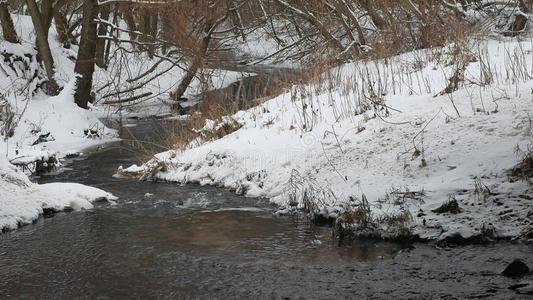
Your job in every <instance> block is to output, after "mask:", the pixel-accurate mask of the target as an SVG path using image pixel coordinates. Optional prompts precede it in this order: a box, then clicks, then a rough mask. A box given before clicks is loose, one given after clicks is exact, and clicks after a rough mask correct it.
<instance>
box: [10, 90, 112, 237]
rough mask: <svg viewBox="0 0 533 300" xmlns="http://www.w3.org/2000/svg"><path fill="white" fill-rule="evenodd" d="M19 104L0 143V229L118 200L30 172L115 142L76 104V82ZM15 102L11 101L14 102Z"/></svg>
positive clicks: (90, 113) (93, 190)
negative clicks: (41, 178) (37, 177)
mask: <svg viewBox="0 0 533 300" xmlns="http://www.w3.org/2000/svg"><path fill="white" fill-rule="evenodd" d="M26 101H27V102H25V103H24V102H22V101H21V102H15V103H17V104H19V105H20V104H21V103H22V104H23V105H24V113H22V114H20V115H18V114H17V115H16V118H17V119H16V122H17V126H16V127H15V128H13V134H12V136H11V137H10V138H9V139H7V140H2V141H1V142H0V194H1V195H2V197H0V231H2V232H3V231H7V230H12V229H16V228H18V227H20V226H22V225H25V224H30V223H32V222H34V221H35V220H37V219H38V218H39V217H40V216H41V215H43V214H44V213H49V212H57V211H64V210H82V209H90V208H93V204H92V202H95V201H100V200H107V201H112V200H115V199H116V197H115V196H113V195H112V194H111V193H107V192H105V191H103V190H101V189H97V188H91V187H88V186H84V185H81V184H75V183H52V184H42V185H40V184H36V183H34V182H32V181H31V180H30V179H29V177H28V176H29V175H30V174H39V173H41V172H46V171H50V170H53V169H56V168H59V167H61V161H62V160H63V159H65V158H66V157H75V156H79V155H80V151H83V150H84V149H86V148H89V147H96V146H98V145H102V144H105V143H109V142H112V141H116V140H117V133H116V131H114V130H111V129H108V128H106V127H105V126H104V125H103V124H102V123H101V122H100V120H98V118H97V117H96V115H95V113H94V112H92V111H91V110H83V109H81V108H78V107H77V106H76V104H75V103H74V100H73V82H71V83H69V84H68V85H67V86H65V88H64V89H63V91H62V92H61V93H60V94H59V95H58V96H55V97H43V98H39V99H33V100H31V101H30V100H26ZM10 104H13V103H10Z"/></svg>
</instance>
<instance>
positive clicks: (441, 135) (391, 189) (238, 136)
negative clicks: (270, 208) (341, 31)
mask: <svg viewBox="0 0 533 300" xmlns="http://www.w3.org/2000/svg"><path fill="white" fill-rule="evenodd" d="M478 42H480V44H479V46H478V47H479V48H477V50H476V49H472V48H468V49H459V50H460V51H462V53H463V55H460V56H457V51H458V49H457V47H455V46H453V45H451V46H448V47H445V48H443V49H439V50H431V51H415V52H411V53H406V54H403V55H400V56H397V57H394V58H390V59H387V60H386V61H384V60H376V61H366V62H365V61H359V62H354V63H349V64H346V65H344V66H342V67H339V68H335V69H332V70H330V71H329V72H326V73H324V74H323V76H321V77H320V78H317V80H316V81H314V82H311V83H310V84H299V85H295V86H294V87H293V88H292V89H291V90H290V91H287V92H286V93H283V94H282V95H280V96H278V97H276V98H274V99H272V100H270V101H267V102H265V103H263V104H261V105H259V106H257V107H255V108H252V109H249V110H247V111H240V112H238V113H236V114H235V115H233V116H231V118H232V119H233V120H234V121H235V122H236V123H238V124H239V126H238V127H239V129H238V130H236V131H235V132H233V133H230V134H228V135H226V136H224V137H222V138H220V139H216V140H214V139H209V140H200V141H198V140H195V141H194V144H193V143H191V144H189V145H187V146H186V147H185V149H186V150H183V151H181V150H180V151H168V152H164V153H160V154H158V155H156V156H155V157H154V158H153V159H152V160H151V161H149V162H147V163H146V164H144V165H143V166H141V167H139V166H132V167H130V168H124V169H120V170H119V173H121V174H123V175H127V176H131V175H136V176H142V177H143V178H147V177H150V176H147V174H148V175H153V177H152V179H154V180H163V181H173V182H180V183H199V184H202V185H217V186H221V187H225V188H229V189H231V190H233V191H236V192H237V193H240V194H244V195H246V196H249V197H268V198H270V199H271V200H272V201H273V202H274V203H276V204H278V205H280V207H281V208H282V209H281V210H280V212H279V213H282V214H284V213H290V212H291V210H293V209H294V208H295V207H298V208H299V209H303V210H306V211H307V212H308V213H310V214H311V215H312V216H313V217H315V216H321V217H327V218H330V217H331V218H340V220H341V221H342V223H341V226H342V228H340V229H342V230H343V231H344V232H346V233H350V234H351V235H354V236H355V237H378V238H385V239H388V238H396V237H398V236H401V235H404V234H408V235H414V236H416V237H418V238H421V239H429V240H450V241H458V240H477V239H483V240H492V239H501V238H520V237H522V238H524V239H528V238H531V230H532V227H531V226H532V225H531V224H533V220H532V217H533V212H532V211H531V207H532V205H531V201H532V198H531V195H533V189H532V186H531V185H530V184H529V183H528V180H530V179H528V178H527V177H526V178H523V177H522V178H521V177H519V176H514V175H512V173H513V172H512V170H513V169H514V168H515V167H516V166H517V165H519V164H520V162H521V161H522V160H524V158H525V157H527V155H528V151H530V150H529V149H530V147H531V143H532V142H533V137H532V135H531V132H532V131H531V118H530V116H531V115H532V114H533V110H532V109H533V105H532V99H531V90H532V88H533V81H531V79H530V77H529V75H528V74H531V73H532V70H531V64H530V63H527V62H529V61H530V60H531V56H530V55H528V54H526V53H529V52H528V51H530V50H531V49H530V47H531V45H530V43H529V40H526V41H522V42H517V41H516V40H511V39H505V38H502V39H499V40H492V39H489V40H483V41H478ZM465 53H468V55H469V56H468V57H469V58H468V59H467V60H464V61H463V62H462V63H464V67H463V66H462V65H461V64H460V63H458V59H465V57H467V55H466V54H465ZM437 54H438V55H437ZM470 55H471V56H470ZM519 62H522V63H519ZM487 65H488V66H490V67H487ZM511 70H512V72H511ZM454 78H459V79H457V80H458V81H457V80H454ZM456 81H457V82H456ZM218 122H221V121H220V120H219V121H218ZM207 123H208V122H206V127H205V128H204V129H207V130H208V129H209V128H214V129H215V130H216V128H218V127H220V126H223V125H220V126H214V125H213V124H215V125H216V124H217V121H216V120H215V121H211V122H210V124H211V126H208V125H209V124H207ZM223 123H224V122H222V123H220V124H223ZM207 136H209V135H207ZM154 170H155V171H154ZM361 216H364V217H361Z"/></svg>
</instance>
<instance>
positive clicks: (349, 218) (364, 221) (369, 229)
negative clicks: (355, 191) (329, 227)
mask: <svg viewBox="0 0 533 300" xmlns="http://www.w3.org/2000/svg"><path fill="white" fill-rule="evenodd" d="M350 200H351V201H350V202H351V203H350V205H349V206H348V207H346V208H345V211H344V212H343V213H342V214H341V215H340V216H339V218H338V219H337V221H336V222H335V226H334V235H335V236H336V237H337V238H338V239H339V241H343V240H345V239H361V238H364V239H385V240H408V239H411V238H412V234H411V229H410V225H411V223H412V221H413V216H412V215H411V213H410V211H409V210H408V209H407V208H405V207H404V206H400V207H399V210H398V211H397V212H394V213H384V214H379V215H375V214H374V213H373V211H372V208H371V206H370V203H369V202H368V200H367V198H366V196H365V195H362V197H361V199H356V198H351V199H350Z"/></svg>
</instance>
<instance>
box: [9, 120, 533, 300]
mask: <svg viewBox="0 0 533 300" xmlns="http://www.w3.org/2000/svg"><path fill="white" fill-rule="evenodd" d="M160 122H161V121H135V123H133V124H130V126H134V127H127V128H128V129H129V130H125V131H124V132H125V133H124V137H125V138H126V139H130V138H132V137H134V138H135V139H140V140H150V139H151V140H153V138H154V136H159V135H157V134H156V133H157V132H158V131H159V129H160V128H161V123H160ZM156 142H157V141H156ZM138 158H139V153H138V152H136V151H135V149H134V148H133V147H132V143H130V142H128V141H122V142H119V143H115V144H111V145H107V146H104V147H100V148H98V149H95V150H93V151H91V152H90V153H89V154H87V155H86V156H84V157H82V158H79V159H75V160H72V161H70V162H69V164H68V165H67V166H66V167H65V168H64V169H63V170H62V171H61V172H57V173H56V174H50V175H47V176H42V177H40V178H38V179H37V180H38V181H39V182H40V183H46V182H55V181H60V182H65V181H69V182H79V183H83V184H88V185H91V186H95V187H99V188H102V189H105V190H107V191H109V192H112V193H113V194H115V195H116V196H118V197H120V199H119V200H118V201H117V203H116V204H115V205H111V204H98V205H97V207H96V208H95V209H92V210H87V211H81V212H71V213H58V214H56V215H55V216H53V217H48V218H41V219H40V220H39V221H37V222H36V223H35V224H33V225H29V226H25V227H23V228H20V229H18V230H15V231H12V232H8V233H5V234H2V235H0V299H11V298H23V299H71V298H85V299H189V298H195V299H196V298H202V299H212V298H223V299H227V298H241V299H250V298H283V299H290V298H353V299H360V298H379V299H388V298H397V299H398V298H424V299H426V298H454V297H458V298H483V297H486V298H491V299H492V298H500V299H510V298H514V299H519V298H520V297H526V296H524V295H519V294H516V293H515V291H513V290H511V289H508V287H509V286H510V285H513V284H516V283H519V282H520V280H519V279H507V278H505V277H503V276H501V275H499V272H500V271H501V270H502V269H503V268H504V267H505V265H506V263H508V262H509V261H510V260H512V258H514V257H520V258H523V259H525V260H526V261H528V263H530V265H531V264H532V263H533V257H532V253H533V247H531V246H528V245H521V244H511V243H499V244H495V245H489V246H467V247H459V248H451V249H437V248H435V247H434V246H430V245H423V244H414V245H400V244H394V243H384V242H370V241H361V242H354V243H352V244H348V245H338V244H337V243H336V242H335V240H334V239H332V237H331V232H330V230H329V229H328V228H326V227H313V226H310V225H308V224H307V223H306V222H305V221H304V220H299V219H297V218H292V217H277V216H275V215H274V214H273V212H274V210H275V207H273V206H272V205H271V204H270V203H269V202H268V201H267V200H266V199H249V198H244V197H240V196H236V195H235V194H233V193H231V192H228V191H225V190H222V189H219V188H215V187H201V186H195V185H185V186H181V185H177V184H172V183H153V182H138V181H136V180H133V179H119V178H113V177H112V175H113V174H114V172H115V171H116V169H117V167H118V166H120V165H124V166H128V165H130V164H132V163H136V162H138V161H137V160H138ZM522 280H529V281H531V280H533V278H532V277H531V276H529V277H526V278H525V279H522ZM531 285H533V283H531Z"/></svg>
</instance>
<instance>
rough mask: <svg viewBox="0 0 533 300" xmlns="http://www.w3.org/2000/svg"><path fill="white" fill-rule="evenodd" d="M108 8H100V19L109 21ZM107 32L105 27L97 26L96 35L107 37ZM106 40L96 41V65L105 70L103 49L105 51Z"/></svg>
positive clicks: (105, 63)
mask: <svg viewBox="0 0 533 300" xmlns="http://www.w3.org/2000/svg"><path fill="white" fill-rule="evenodd" d="M109 10H110V9H109V6H108V5H105V6H103V7H101V8H100V19H102V20H105V21H108V19H109ZM107 33H108V30H107V26H106V25H103V24H100V25H98V35H99V36H100V35H102V36H103V35H107ZM106 42H107V40H106V39H97V40H96V54H95V57H96V65H97V66H99V67H100V68H105V67H106V65H107V62H106V59H105V49H106Z"/></svg>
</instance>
